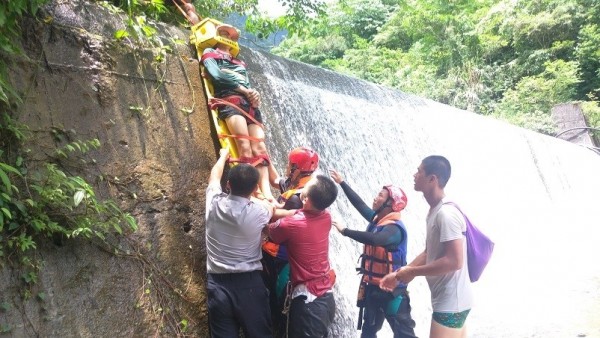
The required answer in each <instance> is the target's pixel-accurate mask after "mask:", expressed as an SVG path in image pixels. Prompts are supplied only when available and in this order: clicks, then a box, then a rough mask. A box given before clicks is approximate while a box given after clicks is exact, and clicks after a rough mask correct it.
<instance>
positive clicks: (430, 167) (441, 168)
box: [422, 155, 452, 188]
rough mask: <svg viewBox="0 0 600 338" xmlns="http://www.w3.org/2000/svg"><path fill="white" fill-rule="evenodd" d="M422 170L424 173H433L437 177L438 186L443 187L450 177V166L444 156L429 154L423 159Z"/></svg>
mask: <svg viewBox="0 0 600 338" xmlns="http://www.w3.org/2000/svg"><path fill="white" fill-rule="evenodd" d="M422 163H423V170H424V171H425V175H435V176H436V177H437V179H438V185H439V186H440V188H444V187H445V186H446V184H447V183H448V180H449V179H450V174H451V173H452V168H451V167H450V161H448V159H446V158H445V157H444V156H440V155H431V156H427V157H425V159H423V162H422Z"/></svg>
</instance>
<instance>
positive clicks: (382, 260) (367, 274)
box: [357, 212, 407, 285]
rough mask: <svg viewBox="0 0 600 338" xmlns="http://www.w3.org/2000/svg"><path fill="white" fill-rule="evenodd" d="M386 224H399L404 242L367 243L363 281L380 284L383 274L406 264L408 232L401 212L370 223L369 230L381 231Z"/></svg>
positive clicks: (362, 266) (362, 264)
mask: <svg viewBox="0 0 600 338" xmlns="http://www.w3.org/2000/svg"><path fill="white" fill-rule="evenodd" d="M386 226H397V227H398V228H399V229H400V231H402V242H400V244H398V245H397V246H395V247H382V246H374V245H365V248H364V252H363V254H362V256H361V257H362V261H361V266H360V268H357V270H358V271H359V272H360V273H362V274H363V278H362V280H363V282H365V283H368V284H374V285H379V282H380V281H381V279H382V278H383V276H385V275H387V274H388V273H391V272H393V271H396V270H397V269H399V268H400V267H402V266H405V265H406V263H407V262H406V251H407V238H406V237H407V236H406V234H407V232H406V228H405V226H404V223H402V221H401V220H400V213H399V212H391V213H389V214H387V215H386V216H384V217H383V218H382V219H380V220H377V223H375V221H373V222H371V223H369V225H368V227H367V231H369V232H373V233H376V232H379V231H382V230H383V229H384V227H386Z"/></svg>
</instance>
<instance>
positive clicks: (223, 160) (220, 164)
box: [208, 148, 229, 185]
mask: <svg viewBox="0 0 600 338" xmlns="http://www.w3.org/2000/svg"><path fill="white" fill-rule="evenodd" d="M228 158H229V149H227V148H221V150H219V159H218V160H217V163H215V165H214V166H213V167H212V169H211V171H210V177H209V179H208V185H210V184H211V183H212V184H214V183H217V184H218V183H221V177H223V170H224V169H225V164H227V159H228Z"/></svg>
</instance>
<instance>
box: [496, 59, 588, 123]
mask: <svg viewBox="0 0 600 338" xmlns="http://www.w3.org/2000/svg"><path fill="white" fill-rule="evenodd" d="M578 82H579V78H578V76H577V63H575V62H564V61H562V60H558V61H554V62H547V63H546V64H545V70H544V72H543V73H541V74H540V75H535V76H527V77H524V78H522V79H521V80H520V81H519V83H518V84H517V85H516V87H515V88H514V89H508V90H507V91H506V92H505V94H504V97H503V98H502V100H501V101H500V104H499V105H498V112H497V114H498V115H500V116H504V117H507V118H509V120H510V121H511V122H514V123H515V124H517V125H520V126H523V127H526V128H529V129H533V130H536V131H539V132H543V133H546V134H553V133H554V126H553V124H552V122H551V118H550V110H551V109H552V106H553V105H555V104H558V103H561V102H566V101H569V100H570V98H571V97H573V94H574V93H575V90H576V87H575V85H576V84H577V83H578Z"/></svg>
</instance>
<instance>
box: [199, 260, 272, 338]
mask: <svg viewBox="0 0 600 338" xmlns="http://www.w3.org/2000/svg"><path fill="white" fill-rule="evenodd" d="M206 291H207V298H208V323H209V327H210V334H211V337H213V338H221V337H222V338H235V337H238V335H239V331H240V328H241V329H242V331H243V332H244V337H245V338H267V337H272V335H273V333H272V330H271V312H270V310H269V292H268V291H267V289H266V288H265V285H264V283H263V280H262V278H261V276H260V271H252V272H243V273H226V274H212V273H209V274H208V285H207V288H206Z"/></svg>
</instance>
